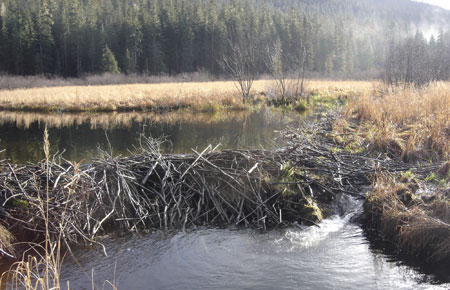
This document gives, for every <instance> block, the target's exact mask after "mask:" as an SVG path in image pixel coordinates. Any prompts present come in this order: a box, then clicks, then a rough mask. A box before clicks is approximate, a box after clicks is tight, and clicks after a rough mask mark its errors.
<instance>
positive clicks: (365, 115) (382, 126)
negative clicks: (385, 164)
mask: <svg viewBox="0 0 450 290" xmlns="http://www.w3.org/2000/svg"><path fill="white" fill-rule="evenodd" d="M449 92H450V83H434V84H432V85H430V86H429V87H427V88H424V89H421V90H412V89H397V90H395V91H394V92H392V91H391V92H387V93H384V94H381V95H371V94H363V95H362V96H359V97H354V98H350V99H349V101H348V105H347V107H346V112H345V113H346V116H347V118H348V119H353V120H356V121H357V124H354V123H353V124H352V123H351V122H350V123H348V122H347V124H344V123H343V122H342V121H341V120H340V121H338V122H337V123H335V124H334V129H335V131H336V132H337V133H340V134H349V133H351V134H352V135H353V136H351V137H349V139H348V142H358V143H360V144H361V145H362V146H367V147H370V148H371V149H375V150H377V151H382V152H388V153H390V154H391V155H392V156H394V157H398V158H402V159H403V160H405V161H415V160H420V159H422V160H423V159H426V160H430V159H432V160H443V159H448V157H449V154H450V142H449V140H450V93H449Z"/></svg>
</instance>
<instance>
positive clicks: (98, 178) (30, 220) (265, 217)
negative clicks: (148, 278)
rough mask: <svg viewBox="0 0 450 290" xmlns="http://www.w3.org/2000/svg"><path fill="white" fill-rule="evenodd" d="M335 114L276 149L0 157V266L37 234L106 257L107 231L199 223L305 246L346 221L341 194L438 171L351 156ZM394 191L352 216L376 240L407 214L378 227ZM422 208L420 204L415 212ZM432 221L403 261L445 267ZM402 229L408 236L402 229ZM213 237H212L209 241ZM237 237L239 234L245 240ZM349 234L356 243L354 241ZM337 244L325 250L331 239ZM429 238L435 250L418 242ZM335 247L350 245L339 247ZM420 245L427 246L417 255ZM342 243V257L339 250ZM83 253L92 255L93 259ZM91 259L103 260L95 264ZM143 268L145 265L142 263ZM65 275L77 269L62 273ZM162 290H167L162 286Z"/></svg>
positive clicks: (152, 147) (444, 228)
mask: <svg viewBox="0 0 450 290" xmlns="http://www.w3.org/2000/svg"><path fill="white" fill-rule="evenodd" d="M334 118H335V117H332V116H328V117H324V118H322V119H321V120H320V121H319V122H308V123H305V124H304V126H302V128H301V129H293V128H288V129H286V130H284V131H283V132H282V133H281V134H280V137H279V140H278V141H277V142H280V143H283V144H286V146H284V147H283V148H282V149H277V150H263V149H258V150H255V149H248V150H241V149H240V150H234V149H226V150H218V148H217V147H214V146H212V145H209V146H207V147H206V148H204V149H203V150H192V153H189V154H166V153H162V150H161V148H162V147H164V143H163V141H160V140H157V139H153V138H149V137H145V136H141V139H140V144H139V145H138V146H137V148H136V150H134V151H133V152H134V153H133V155H131V156H129V157H121V156H113V154H112V153H111V152H110V151H109V150H108V151H100V153H99V156H98V157H97V158H95V159H93V160H92V161H91V162H89V163H86V164H79V163H75V162H71V161H68V160H65V159H64V158H63V157H62V156H60V155H55V156H53V157H52V158H49V159H48V160H43V161H40V162H36V163H28V164H26V165H19V164H13V163H11V162H9V161H8V160H7V159H5V160H1V161H0V184H1V185H0V188H1V206H2V207H1V254H2V256H3V261H4V260H5V259H9V258H11V259H14V258H16V257H20V256H21V253H22V252H23V251H25V250H27V248H28V246H27V244H28V243H30V242H32V243H39V242H41V241H43V240H45V237H46V229H47V228H48V230H49V233H50V237H51V240H57V239H61V240H62V242H63V243H64V244H65V246H66V248H67V249H70V251H71V252H72V253H73V252H78V253H79V249H81V248H83V247H81V248H80V247H77V245H78V246H80V245H91V246H94V247H98V248H99V249H101V250H102V252H108V254H110V249H112V251H116V250H114V249H115V247H116V246H115V245H114V243H113V245H111V244H110V242H108V241H106V242H105V238H104V237H105V236H107V235H108V234H111V233H126V232H146V231H147V230H148V229H161V230H163V232H171V230H175V231H178V230H182V232H185V230H187V229H194V228H197V229H202V228H205V227H207V228H211V227H215V228H216V227H219V228H223V227H226V228H230V227H231V228H233V229H255V230H262V232H266V231H265V230H268V229H271V231H270V232H271V233H273V234H276V233H278V232H279V231H286V234H285V235H284V236H283V237H280V238H276V239H275V240H276V241H278V240H279V241H284V240H285V239H288V240H289V242H294V241H296V240H297V239H301V240H302V241H305V240H309V239H311V237H315V236H317V235H319V236H318V237H322V236H323V235H328V234H327V233H328V232H329V231H330V230H332V229H333V227H335V226H337V225H340V224H341V223H342V222H345V221H346V220H347V219H346V218H345V215H344V217H343V218H338V219H337V218H336V216H335V214H336V208H335V207H336V204H338V203H340V202H341V201H340V200H342V197H343V196H344V197H345V196H347V197H348V198H350V200H353V201H354V202H356V204H360V203H361V202H362V201H363V200H365V199H366V197H367V195H366V191H367V190H368V189H369V186H371V185H374V184H376V181H377V180H379V179H380V176H392V177H394V176H398V175H405V174H414V176H417V177H420V178H425V177H426V176H429V175H430V173H432V172H436V171H437V170H438V169H439V168H442V163H436V164H425V165H423V166H419V165H416V164H408V163H403V162H400V161H395V160H393V159H389V158H385V156H383V155H381V154H380V155H377V156H372V155H369V154H366V153H359V154H355V153H352V152H349V151H346V150H344V148H339V145H337V144H335V142H334V138H333V136H331V135H330V132H331V125H330V124H331V123H332V121H333V119H334ZM405 186H406V185H405ZM374 188H377V187H374ZM401 194H403V195H405V191H402V192H401V193H399V192H396V193H395V197H396V198H395V199H389V200H383V201H382V199H381V198H377V199H375V198H372V197H371V196H369V199H367V201H366V202H365V204H366V207H365V208H366V210H369V209H370V207H371V206H372V210H371V211H369V212H368V213H369V214H366V217H365V218H362V219H361V220H363V221H366V222H367V223H368V224H370V227H373V228H378V230H379V232H380V233H382V234H385V235H386V236H388V235H387V233H388V231H384V230H385V229H387V228H388V227H387V226H386V225H391V227H392V229H391V232H392V231H396V230H398V229H399V228H401V225H402V224H401V223H402V221H403V222H404V221H406V220H405V219H396V220H395V224H394V221H391V223H383V224H376V223H375V222H376V221H380V220H382V219H381V218H380V216H381V215H379V213H380V212H382V211H383V210H387V207H386V205H389V204H391V203H392V202H393V201H395V200H400V199H401V197H402V196H401ZM397 197H398V198H397ZM358 200H360V201H361V202H357V201H358ZM375 201H377V203H375ZM381 201H382V202H381ZM347 203H349V202H347ZM351 203H352V202H350V204H351ZM416 203H417V201H416ZM425 208H426V204H425V203H424V204H423V205H422V207H421V209H422V210H424V209H425ZM345 212H346V211H345V210H344V213H345ZM397 212H398V213H401V211H397ZM47 215H48V216H47ZM363 217H364V215H363ZM403 217H404V216H403ZM436 220H438V221H440V224H439V225H438V224H436V223H435V224H434V226H435V228H434V229H436V227H437V226H439V231H435V232H434V233H438V234H433V235H431V234H430V232H427V235H428V237H432V238H429V239H428V241H422V240H420V241H421V243H422V244H421V245H420V246H421V247H422V250H420V248H418V247H414V248H410V252H411V253H413V254H418V255H419V254H424V253H425V255H427V256H428V257H431V258H430V259H429V261H431V262H433V261H442V260H443V259H444V261H445V260H446V259H447V258H446V257H447V256H445V255H443V253H448V251H447V252H445V247H448V229H449V226H448V224H446V222H445V219H436V218H434V220H433V221H436ZM46 221H48V223H46ZM292 226H294V229H295V228H298V227H300V228H301V229H302V230H301V231H305V229H306V227H309V228H311V230H310V231H305V232H304V233H303V232H301V233H297V232H292ZM346 227H347V226H345V228H346ZM355 227H356V228H355ZM315 229H317V230H315ZM332 231H333V230H332ZM351 231H352V232H361V231H360V228H359V227H358V226H353V227H351ZM200 232H202V231H201V230H200ZM403 232H406V228H405V227H404V228H403ZM308 233H309V234H308ZM222 234H223V232H220V233H218V232H213V235H219V236H221V235H222ZM349 234H350V233H349ZM207 235H209V234H207ZM227 235H228V234H227ZM252 235H254V234H252ZM258 235H259V234H258ZM298 235H299V236H298ZM306 235H309V236H306ZM351 235H353V233H351ZM238 236H239V237H241V238H244V236H245V235H244V236H240V234H238ZM357 236H361V237H362V234H361V233H360V234H359V235H357ZM187 237H189V235H188V236H186V238H187ZM208 237H209V236H208ZM236 237H237V236H236ZM211 238H212V239H213V240H215V239H216V238H214V237H211ZM227 238H230V236H226V237H225V239H227ZM389 238H392V239H399V237H396V236H393V237H389ZM152 239H153V238H152ZM157 239H162V240H164V239H165V238H161V237H158V238H157ZM345 239H346V238H344V239H343V240H337V241H335V242H333V243H337V244H339V243H341V242H343V241H344V240H345ZM415 240H416V241H419V239H415ZM430 241H431V243H433V244H436V243H439V244H440V245H441V246H439V247H434V248H433V247H428V246H427V245H428V244H427V243H429V242H430ZM424 242H425V243H424ZM121 243H122V242H121ZM277 243H278V242H277ZM358 243H361V245H364V244H365V243H366V242H363V241H358ZM125 244H126V243H125ZM233 245H234V246H235V247H236V248H239V246H237V245H235V244H234V243H233ZM423 245H425V246H423ZM342 246H343V247H344V248H347V247H348V245H347V244H343V245H342ZM189 247H190V246H188V248H189ZM333 247H335V246H334V244H333V246H332V248H333ZM424 247H425V249H427V251H423V249H424ZM88 248H90V247H88ZM344 248H341V251H343V252H345V251H346V250H344ZM349 249H350V248H349ZM412 249H414V250H416V249H419V251H413V250H412ZM155 251H156V250H155ZM157 251H160V250H157ZM187 251H188V252H189V249H187ZM430 251H431V252H430ZM116 252H117V253H119V252H120V251H116ZM197 254H198V253H197ZM197 254H196V255H197ZM352 254H353V253H351V251H350V252H349V253H348V255H349V256H350V255H352ZM74 255H75V256H77V254H74ZM87 255H88V257H91V256H92V252H89V253H88V254H87ZM124 255H125V253H124ZM333 255H334V254H333ZM82 256H83V255H81V257H82ZM126 256H127V255H126ZM142 256H143V257H146V256H145V255H142ZM433 257H434V258H433ZM437 257H439V258H437ZM442 257H444V258H442ZM123 258H124V257H122V258H120V259H123ZM222 258H223V257H222ZM143 259H145V258H143ZM149 259H153V258H149ZM205 259H207V257H205ZM308 259H309V258H308ZM326 259H329V258H326ZM355 259H358V258H356V257H355ZM90 260H91V259H90V258H89V259H88V261H90ZM94 261H98V263H102V262H101V258H98V259H96V260H94ZM76 263H77V264H78V262H76ZM86 263H88V264H89V262H86ZM109 263H111V262H109ZM142 263H144V264H147V262H144V260H143V261H142ZM353 264H355V265H357V263H353ZM109 265H110V264H109ZM205 267H206V266H205ZM108 268H111V267H110V266H108ZM200 268H201V267H200ZM208 268H209V266H208ZM333 269H334V268H333ZM168 270H170V268H169V269H168ZM74 271H75V272H78V271H77V270H69V272H70V273H73V272H74ZM69 276H70V277H72V274H70V275H69ZM362 277H363V276H362ZM327 279H329V278H327ZM84 280H85V278H82V281H84ZM132 280H135V279H132ZM197 280H198V279H197ZM400 280H401V278H400ZM179 282H180V283H182V284H183V283H185V282H186V281H182V280H180V281H179ZM75 285H77V284H75ZM80 285H83V283H81V284H80ZM344 285H345V284H344ZM191 286H192V287H193V288H196V287H197V286H198V285H197V284H192V285H191ZM291 286H292V285H291ZM291 286H289V287H288V288H290V287H291ZM80 287H81V286H80ZM83 287H84V286H83ZM136 287H138V286H136ZM224 287H225V286H224ZM163 288H166V289H170V288H172V287H171V286H167V287H166V286H164V285H163V284H161V289H163Z"/></svg>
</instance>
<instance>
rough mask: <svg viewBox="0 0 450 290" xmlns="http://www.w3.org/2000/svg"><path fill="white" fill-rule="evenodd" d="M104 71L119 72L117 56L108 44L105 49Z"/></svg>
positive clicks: (103, 58)
mask: <svg viewBox="0 0 450 290" xmlns="http://www.w3.org/2000/svg"><path fill="white" fill-rule="evenodd" d="M102 72H103V73H113V74H118V73H119V67H118V66H117V61H116V58H115V57H114V54H113V53H112V51H111V50H110V49H109V48H108V47H107V46H106V47H105V48H104V49H103V55H102Z"/></svg>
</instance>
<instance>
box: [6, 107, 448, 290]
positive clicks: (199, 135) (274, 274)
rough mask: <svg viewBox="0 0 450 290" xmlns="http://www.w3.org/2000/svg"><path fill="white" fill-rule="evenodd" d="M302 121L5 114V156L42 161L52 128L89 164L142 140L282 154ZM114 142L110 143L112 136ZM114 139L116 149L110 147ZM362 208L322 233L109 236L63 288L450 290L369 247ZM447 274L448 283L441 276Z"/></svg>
mask: <svg viewBox="0 0 450 290" xmlns="http://www.w3.org/2000/svg"><path fill="white" fill-rule="evenodd" d="M303 118H304V116H300V115H298V114H292V113H289V114H288V113H284V112H280V111H270V110H261V111H255V112H238V113H220V114H190V113H182V114H180V113H169V114H163V115H158V114H151V113H148V114H137V113H127V114H117V113H116V114H77V115H71V114H62V115H39V114H32V113H20V114H17V113H5V112H3V113H0V139H1V141H0V150H1V149H5V151H4V152H3V153H1V154H0V158H9V159H11V160H12V161H13V162H20V163H24V162H27V161H37V160H40V159H42V158H43V152H42V136H43V130H44V127H45V124H46V125H47V126H48V127H49V132H50V142H51V144H52V152H57V151H59V152H62V151H64V155H63V156H64V157H65V158H67V159H71V160H75V161H80V160H84V161H87V160H89V159H90V158H93V157H95V156H96V155H97V154H98V151H97V147H101V148H103V149H105V148H106V149H107V148H109V144H111V147H112V150H113V152H114V154H116V155H117V154H121V155H127V154H130V149H131V151H132V148H133V146H137V145H138V144H139V135H140V133H145V134H146V135H147V136H152V137H160V136H161V135H166V136H167V139H168V140H169V141H170V142H169V143H166V145H165V147H164V148H163V149H164V150H165V151H166V152H168V151H170V152H175V153H185V152H191V149H192V148H198V149H202V148H204V147H206V146H207V145H209V144H213V145H216V144H218V143H221V144H222V145H221V146H222V147H221V148H260V147H265V148H276V147H279V146H280V145H281V143H280V141H277V140H275V138H276V137H277V136H278V133H277V132H275V131H276V130H281V129H283V128H285V126H287V125H291V126H298V125H299V124H300V123H301V122H302V119H303ZM106 136H108V138H107V137H106ZM108 140H109V142H108ZM360 209H361V202H360V201H357V200H354V199H351V198H349V197H346V196H342V198H341V200H339V201H338V203H337V206H336V213H340V215H333V216H331V217H329V218H327V219H325V220H324V221H323V222H322V223H321V224H320V228H318V227H301V226H299V225H297V226H296V225H294V226H292V227H290V228H287V229H277V230H272V231H269V232H260V231H258V230H253V229H215V228H201V229H191V230H189V231H188V232H160V231H158V232H153V233H148V234H136V235H127V236H125V237H121V238H118V237H110V238H104V239H103V241H102V242H103V243H104V244H105V246H106V249H107V253H108V256H107V257H105V256H104V255H103V254H102V253H101V252H99V251H96V250H93V249H76V250H75V251H74V254H75V257H76V259H74V258H72V257H67V258H66V261H65V264H64V266H63V269H62V280H63V281H64V282H63V284H64V285H66V282H65V281H70V286H71V289H92V286H91V281H92V277H94V283H95V284H96V286H97V289H111V287H109V286H108V285H109V284H108V283H105V281H106V280H108V281H110V283H113V284H115V285H116V286H117V287H118V289H450V284H448V283H447V284H446V283H444V282H443V281H444V280H445V281H449V280H448V277H449V276H450V273H449V271H448V269H441V272H443V273H444V275H443V276H439V277H437V276H434V275H430V274H424V269H423V268H420V269H419V268H416V267H411V266H408V265H406V264H405V263H403V262H399V261H398V259H397V258H396V256H393V255H391V254H390V253H389V252H386V251H385V250H383V248H382V247H379V246H380V245H379V244H377V243H374V242H373V241H369V240H368V239H367V237H366V234H365V233H364V231H363V230H362V228H361V227H360V226H359V225H357V224H354V223H352V222H351V217H352V216H353V215H354V214H355V213H357V212H359V211H360ZM442 277H444V278H443V279H442Z"/></svg>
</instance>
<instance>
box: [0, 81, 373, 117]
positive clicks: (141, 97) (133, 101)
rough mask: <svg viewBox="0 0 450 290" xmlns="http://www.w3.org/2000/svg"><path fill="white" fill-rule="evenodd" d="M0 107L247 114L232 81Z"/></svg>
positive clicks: (49, 97) (3, 100) (37, 98)
mask: <svg viewBox="0 0 450 290" xmlns="http://www.w3.org/2000/svg"><path fill="white" fill-rule="evenodd" d="M270 87H273V81H270V80H260V81H256V82H255V83H254V86H253V94H254V95H260V94H261V93H264V92H266V91H267V90H268V89H269V88H270ZM308 87H309V88H311V89H314V90H316V91H317V92H322V93H324V94H327V95H330V96H341V95H343V94H347V93H348V92H355V93H359V92H362V91H367V90H370V89H372V88H373V83H372V82H357V81H350V82H334V81H308ZM0 108H1V109H4V110H20V111H26V110H30V111H120V110H126V111H129V110H170V109H177V108H192V109H193V110H195V111H215V110H217V109H221V108H228V109H245V106H243V105H242V103H241V96H240V94H239V91H238V90H237V89H236V84H235V83H234V82H232V81H221V82H187V83H159V84H132V85H107V86H62V87H47V88H33V89H15V90H1V91H0Z"/></svg>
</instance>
